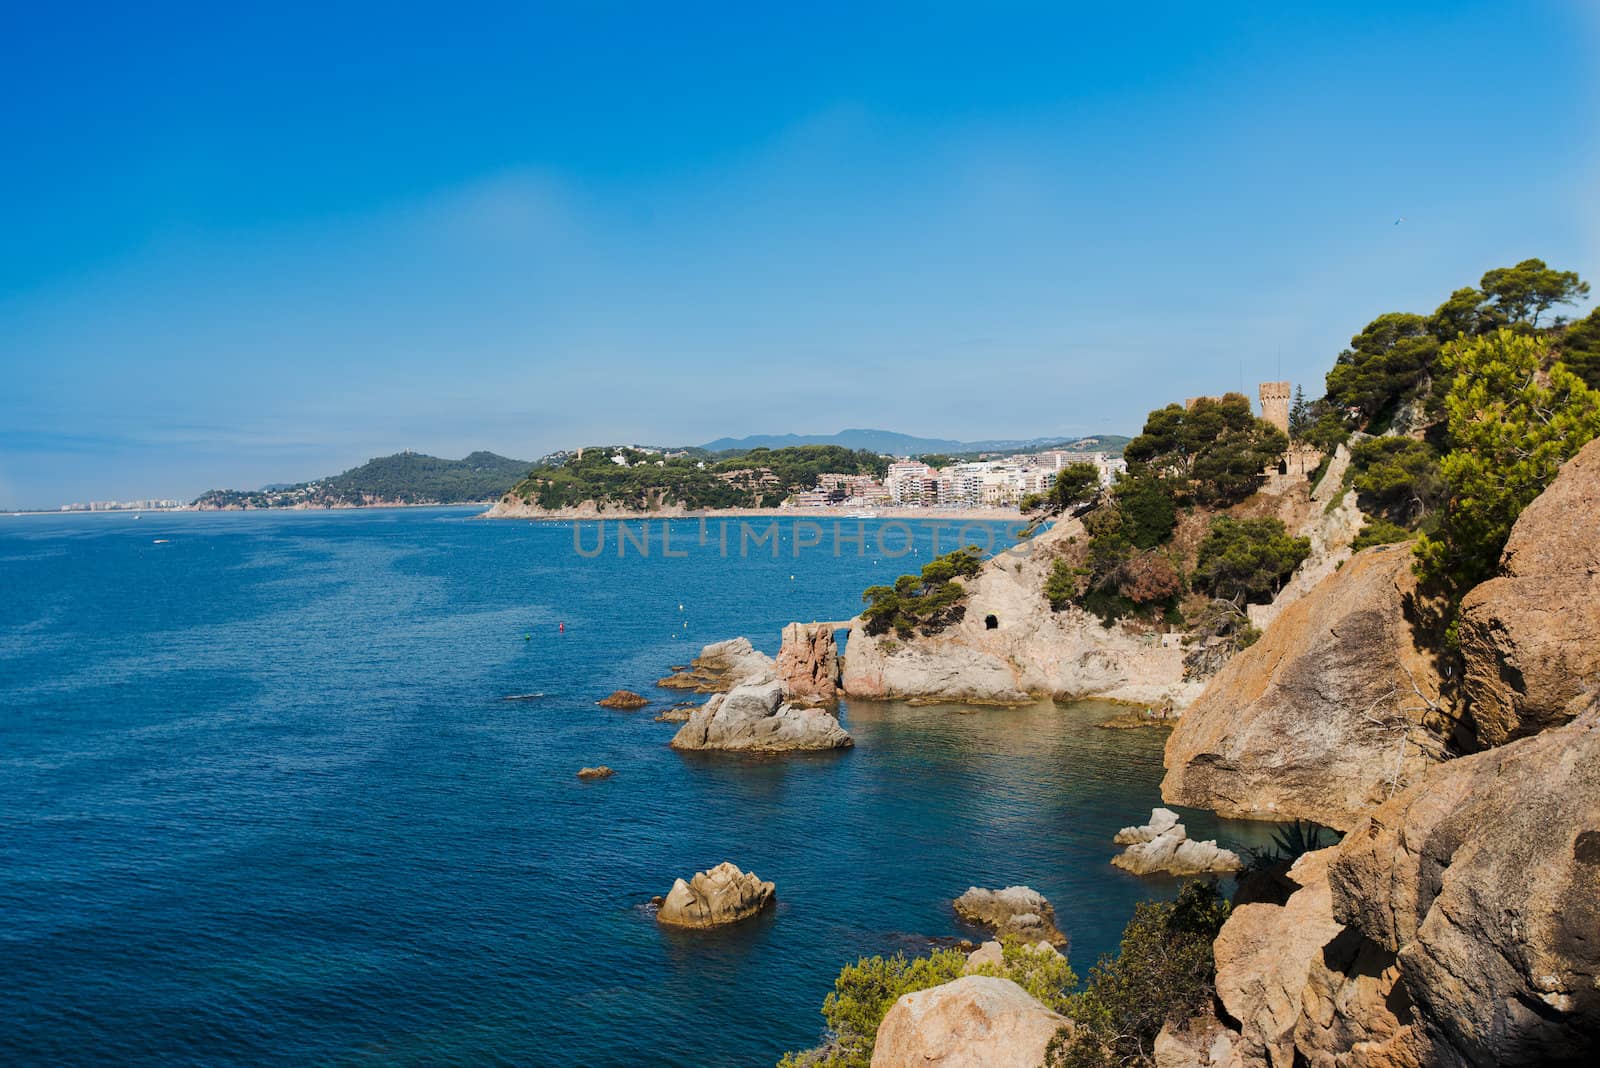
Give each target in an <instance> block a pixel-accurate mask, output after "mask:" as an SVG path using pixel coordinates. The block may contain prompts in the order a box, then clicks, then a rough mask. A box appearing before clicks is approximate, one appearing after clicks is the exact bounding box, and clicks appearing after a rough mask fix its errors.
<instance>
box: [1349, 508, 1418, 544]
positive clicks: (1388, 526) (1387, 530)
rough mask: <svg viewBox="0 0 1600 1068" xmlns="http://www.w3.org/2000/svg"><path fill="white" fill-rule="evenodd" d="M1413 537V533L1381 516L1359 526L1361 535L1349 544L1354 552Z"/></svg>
mask: <svg viewBox="0 0 1600 1068" xmlns="http://www.w3.org/2000/svg"><path fill="white" fill-rule="evenodd" d="M1412 536H1413V532H1412V531H1409V530H1407V529H1406V528H1405V527H1402V526H1400V525H1398V524H1396V523H1391V522H1389V521H1388V520H1387V519H1384V518H1383V517H1382V516H1378V517H1376V518H1374V519H1369V520H1367V521H1366V522H1365V523H1363V524H1361V533H1359V534H1357V535H1356V540H1355V541H1353V542H1351V543H1350V548H1351V549H1352V550H1354V551H1355V552H1360V551H1361V550H1362V549H1367V548H1371V547H1372V546H1374V545H1390V544H1392V543H1394V542H1397V541H1406V540H1408V539H1410V538H1411V537H1412Z"/></svg>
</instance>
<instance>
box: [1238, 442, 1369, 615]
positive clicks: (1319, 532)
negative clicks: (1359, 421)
mask: <svg viewBox="0 0 1600 1068" xmlns="http://www.w3.org/2000/svg"><path fill="white" fill-rule="evenodd" d="M1349 467H1350V450H1349V449H1347V448H1345V447H1344V446H1343V445H1340V446H1338V447H1337V448H1336V449H1335V450H1334V453H1333V458H1332V459H1331V460H1329V461H1328V470H1327V472H1326V473H1325V474H1324V475H1323V476H1322V481H1320V482H1318V483H1317V485H1316V487H1315V488H1314V489H1313V490H1312V491H1311V504H1312V511H1311V515H1310V518H1309V519H1307V521H1306V523H1305V524H1304V525H1303V526H1301V527H1300V528H1299V529H1298V530H1293V531H1292V533H1294V534H1296V535H1298V536H1299V537H1305V538H1310V539H1311V555H1309V556H1307V557H1306V558H1305V559H1304V560H1303V561H1301V562H1300V566H1299V567H1297V568H1295V572H1294V574H1293V575H1291V576H1289V581H1288V582H1286V583H1284V586H1283V589H1282V590H1280V591H1279V592H1278V596H1277V597H1274V598H1273V600H1272V603H1271V604H1253V605H1250V606H1249V609H1248V611H1249V614H1250V625H1251V626H1254V627H1258V628H1260V629H1262V630H1265V629H1266V628H1267V625H1268V624H1269V623H1271V622H1272V621H1273V620H1274V619H1277V618H1278V615H1279V613H1281V612H1282V611H1283V610H1284V609H1285V608H1287V607H1289V606H1290V605H1291V604H1294V602H1296V601H1298V600H1299V599H1300V598H1302V597H1304V596H1305V595H1306V594H1308V593H1310V592H1311V591H1312V589H1313V588H1315V587H1316V585H1317V583H1319V582H1321V581H1322V580H1323V579H1325V578H1327V577H1328V576H1329V575H1331V574H1333V573H1334V572H1335V571H1337V570H1339V567H1340V566H1341V565H1342V564H1343V563H1344V562H1345V561H1346V560H1348V559H1350V557H1351V555H1352V553H1351V550H1350V545H1351V543H1352V542H1354V541H1355V540H1356V535H1357V534H1360V533H1361V524H1362V523H1364V522H1365V521H1366V516H1365V515H1363V514H1362V511H1361V509H1360V507H1359V506H1357V504H1356V492H1355V490H1347V489H1345V487H1344V474H1345V471H1347V470H1348V469H1349ZM1303 486H1304V483H1303V482H1302V483H1298V484H1297V486H1296V488H1299V487H1303ZM1335 500H1337V501H1338V503H1337V504H1334V503H1333V502H1334V501H1335Z"/></svg>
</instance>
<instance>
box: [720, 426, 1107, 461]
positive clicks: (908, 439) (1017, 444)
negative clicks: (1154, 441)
mask: <svg viewBox="0 0 1600 1068" xmlns="http://www.w3.org/2000/svg"><path fill="white" fill-rule="evenodd" d="M1128 441H1129V439H1128V438H1126V437H1123V436H1122V435H1120V434H1094V435H1088V436H1085V437H1081V438H1060V437H1054V438H1026V439H994V440H989V441H954V440H951V439H949V438H919V437H915V436H913V435H911V434H899V433H896V432H895V431H893V430H841V431H839V432H838V433H837V434H754V435H751V436H750V437H747V438H718V439H717V440H716V441H708V442H706V444H704V445H702V446H701V448H703V449H705V450H706V451H707V452H748V451H749V450H751V449H782V448H789V447H791V446H795V445H838V446H841V447H843V448H846V449H866V450H867V451H868V452H876V453H881V454H882V455H884V456H921V455H924V454H927V453H941V454H944V455H948V456H959V455H962V454H965V453H975V452H1037V451H1039V450H1041V449H1047V448H1065V449H1072V450H1077V449H1082V450H1085V451H1095V452H1110V453H1121V451H1122V446H1124V445H1126V444H1127V443H1128Z"/></svg>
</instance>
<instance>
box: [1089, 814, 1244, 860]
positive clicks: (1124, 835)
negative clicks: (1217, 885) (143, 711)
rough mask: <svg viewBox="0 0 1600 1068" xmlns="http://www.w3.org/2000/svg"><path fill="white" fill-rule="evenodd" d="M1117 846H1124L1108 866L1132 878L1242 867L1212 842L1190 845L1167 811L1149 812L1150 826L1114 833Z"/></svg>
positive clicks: (1183, 830)
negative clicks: (1128, 874) (1157, 873)
mask: <svg viewBox="0 0 1600 1068" xmlns="http://www.w3.org/2000/svg"><path fill="white" fill-rule="evenodd" d="M1115 840H1116V842H1117V844H1118V845H1126V846H1127V847H1128V848H1127V849H1124V850H1123V851H1122V852H1121V853H1120V854H1118V855H1117V856H1115V857H1113V858H1111V863H1112V864H1114V865H1116V866H1117V867H1119V868H1121V869H1122V870H1123V871H1131V872H1133V874H1135V875H1153V874H1155V873H1156V872H1165V873H1167V874H1169V875H1201V874H1203V873H1206V872H1226V871H1238V870H1239V869H1240V868H1241V867H1243V865H1242V864H1241V863H1240V861H1239V856H1238V854H1237V853H1234V852H1233V851H1232V850H1228V849H1223V848H1222V847H1221V846H1219V845H1217V843H1216V842H1214V841H1206V842H1191V841H1189V833H1188V831H1187V830H1186V829H1185V828H1184V826H1183V824H1181V823H1179V822H1178V814H1177V813H1176V812H1174V811H1172V810H1171V809H1168V808H1156V809H1151V810H1150V822H1149V823H1147V824H1145V825H1144V826H1143V827H1124V828H1122V830H1120V831H1118V832H1117V836H1116V839H1115Z"/></svg>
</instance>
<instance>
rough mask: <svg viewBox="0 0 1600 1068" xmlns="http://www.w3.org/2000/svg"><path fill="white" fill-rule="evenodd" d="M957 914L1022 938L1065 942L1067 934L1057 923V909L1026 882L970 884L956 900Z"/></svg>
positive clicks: (1053, 942) (1031, 940) (1034, 940)
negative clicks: (994, 885)
mask: <svg viewBox="0 0 1600 1068" xmlns="http://www.w3.org/2000/svg"><path fill="white" fill-rule="evenodd" d="M955 909H956V915H958V916H960V917H961V918H962V919H964V920H966V921H967V922H968V923H972V924H977V925H978V926H980V927H987V928H989V929H990V930H991V931H993V932H994V933H995V934H1000V935H1004V934H1013V935H1016V936H1017V937H1018V938H1021V939H1022V940H1023V941H1025V942H1039V941H1044V942H1049V943H1050V944H1051V945H1064V944H1065V943H1066V941H1067V936H1066V935H1065V934H1063V933H1062V932H1061V929H1060V928H1059V927H1057V926H1056V910H1055V908H1054V906H1052V905H1051V904H1050V902H1049V901H1048V900H1046V899H1045V896H1044V895H1043V894H1041V893H1039V891H1037V890H1034V889H1033V888H1031V887H1027V886H1008V887H1006V888H1005V889H1004V890H985V889H983V888H981V887H977V886H974V887H971V888H969V889H968V890H967V892H966V893H964V894H962V895H961V896H960V897H958V898H956V900H955Z"/></svg>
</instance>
